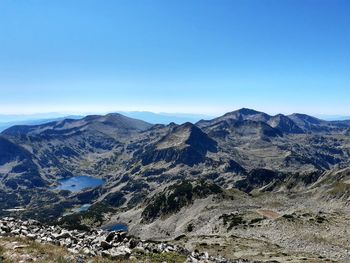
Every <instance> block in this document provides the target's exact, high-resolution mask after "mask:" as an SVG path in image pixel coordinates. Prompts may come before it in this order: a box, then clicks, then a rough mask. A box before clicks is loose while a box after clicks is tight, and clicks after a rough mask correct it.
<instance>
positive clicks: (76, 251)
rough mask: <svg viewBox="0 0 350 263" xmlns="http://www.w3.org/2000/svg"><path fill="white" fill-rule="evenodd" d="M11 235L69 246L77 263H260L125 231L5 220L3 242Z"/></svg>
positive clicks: (0, 229)
mask: <svg viewBox="0 0 350 263" xmlns="http://www.w3.org/2000/svg"><path fill="white" fill-rule="evenodd" d="M11 236H12V237H22V238H26V239H29V240H34V241H35V242H37V243H44V244H45V243H48V244H54V245H57V246H62V247H65V248H67V250H68V252H70V253H72V254H73V255H76V257H75V258H76V260H75V261H77V262H81V263H82V262H88V261H89V258H91V257H96V256H102V257H106V258H108V259H111V260H116V261H120V260H124V261H126V260H128V259H129V260H130V261H132V260H137V261H139V262H140V261H141V260H142V259H140V255H142V254H162V253H170V256H172V257H173V258H174V260H175V258H178V259H176V260H180V261H181V259H183V262H188V263H192V262H193V263H195V262H198V263H199V262H206V263H211V262H213V263H214V262H217V263H230V262H232V263H233V262H237V263H239V262H242V263H243V262H247V263H258V261H251V260H244V259H238V260H226V259H224V258H222V257H212V256H210V255H209V254H208V253H207V252H204V253H199V252H196V251H194V252H190V251H188V250H186V249H184V248H182V247H180V246H178V245H172V244H169V243H164V242H152V241H145V240H139V239H137V238H135V237H130V236H127V233H126V232H122V231H111V232H107V231H103V230H92V231H89V232H85V231H78V230H73V231H69V230H66V229H63V228H61V227H57V226H45V225H43V224H41V223H39V222H38V221H35V220H28V221H22V220H16V219H14V218H3V219H2V220H0V240H1V237H11ZM0 243H1V242H0ZM17 248H18V247H17ZM19 248H20V247H19ZM67 258H72V257H67ZM73 258H74V257H73ZM3 260H5V258H4V259H3ZM29 261H31V260H30V259H29V258H28V261H26V262H29ZM174 262H175V261H174Z"/></svg>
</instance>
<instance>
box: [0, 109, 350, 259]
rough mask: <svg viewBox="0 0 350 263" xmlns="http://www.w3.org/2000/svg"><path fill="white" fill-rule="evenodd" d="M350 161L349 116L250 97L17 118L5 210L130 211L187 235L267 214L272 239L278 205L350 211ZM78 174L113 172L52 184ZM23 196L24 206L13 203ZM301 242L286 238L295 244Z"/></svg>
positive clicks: (116, 214)
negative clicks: (211, 112)
mask: <svg viewBox="0 0 350 263" xmlns="http://www.w3.org/2000/svg"><path fill="white" fill-rule="evenodd" d="M349 164H350V121H349V120H341V121H325V120H321V119H318V118H315V117H312V116H308V115H305V114H292V115H282V114H278V115H274V116H271V115H268V114H266V113H263V112H259V111H255V110H252V109H246V108H243V109H240V110H236V111H233V112H229V113H226V114H224V115H223V116H220V117H217V118H214V119H210V120H199V121H198V122H196V123H190V122H185V123H183V124H175V123H169V124H151V123H148V122H145V121H143V120H138V119H134V118H130V117H126V116H124V115H122V114H119V113H112V114H107V115H90V116H86V117H84V118H81V119H69V118H68V119H60V120H55V121H51V122H48V123H43V124H38V125H16V126H13V127H10V128H8V129H6V130H4V131H3V132H2V133H1V135H0V199H1V200H3V201H2V202H0V206H1V207H0V209H2V210H1V212H0V213H1V214H2V215H11V216H20V217H24V218H36V219H39V220H45V221H46V222H52V223H55V224H62V225H64V226H68V227H78V228H84V227H91V226H101V227H105V226H108V225H110V224H112V223H120V222H122V223H126V224H127V225H128V226H129V229H130V231H131V233H132V234H135V235H138V236H140V237H141V238H146V239H151V238H152V239H162V240H164V239H165V240H167V239H174V238H177V237H179V236H182V235H187V236H188V237H186V238H187V239H189V240H191V242H190V243H191V244H197V243H196V242H197V241H198V243H201V242H202V243H203V241H199V237H200V236H203V235H204V236H211V235H213V233H216V235H219V236H220V238H223V237H226V233H231V234H234V235H238V236H239V238H241V239H244V238H254V239H257V240H260V241H261V242H262V240H263V239H264V238H262V237H261V235H263V234H262V231H261V229H260V230H259V229H257V230H256V231H255V228H254V227H255V223H253V224H252V229H254V231H251V232H249V231H248V232H244V231H243V229H244V228H246V227H247V223H244V222H248V221H247V220H248V219H249V220H253V221H254V220H258V221H259V220H261V221H264V220H266V222H265V221H264V222H265V223H266V225H265V226H263V227H265V236H266V233H268V234H267V237H265V241H264V242H270V243H271V244H273V243H276V242H279V241H280V240H279V238H277V237H276V235H275V234H274V233H272V232H271V231H272V230H273V228H274V227H276V226H277V227H278V226H281V225H282V224H285V221H283V222H282V221H275V220H274V219H275V218H274V217H275V216H274V215H276V214H277V215H280V216H281V218H282V216H283V215H286V217H285V218H284V219H286V220H287V219H288V216H290V217H293V218H294V217H298V216H299V215H300V214H301V213H308V217H307V218H308V219H312V220H317V216H319V212H320V211H322V213H324V211H327V214H326V215H325V216H326V217H327V220H328V222H331V221H332V220H333V219H332V218H333V216H334V214H333V213H336V212H339V211H338V210H337V211H336V209H335V208H339V207H342V209H343V210H342V211H341V213H342V214H341V215H342V217H341V218H342V220H343V219H344V218H347V216H348V214H347V213H348V212H347V211H348V209H345V208H344V207H346V204H347V203H349V201H350V199H349V197H350V183H349V182H350V169H349V168H348V167H349ZM77 175H88V176H93V177H98V178H102V179H104V180H105V183H104V184H103V185H101V186H100V187H96V188H89V189H85V190H83V191H80V192H69V191H64V190H62V191H57V190H54V189H55V186H57V184H58V183H59V180H62V179H65V178H70V177H73V176H77ZM305 198H306V199H305ZM4 200H6V202H5V201H4ZM329 200H332V201H331V202H332V203H333V206H332V207H330V206H329ZM313 202H314V203H313ZM273 203H274V205H275V206H273V205H272V204H273ZM83 204H90V205H91V207H90V209H89V210H88V211H87V212H84V213H83V214H79V213H78V214H77V213H68V214H67V211H69V210H70V209H72V208H76V207H77V206H80V205H83ZM315 204H317V205H315ZM18 207H20V208H21V209H22V210H21V212H20V213H19V212H16V211H13V208H18ZM266 211H268V212H266ZM274 213H275V214H274ZM293 213H295V214H293ZM291 214H293V215H291ZM280 216H276V218H277V217H278V218H280ZM328 216H329V218H328ZM256 218H259V219H256ZM305 218H306V217H305ZM315 218H316V219H315ZM87 219H89V220H87ZM269 220H270V221H269ZM281 220H282V219H281ZM291 220H292V219H291ZM298 220H299V219H298ZM303 220H304V219H303ZM305 220H306V219H305ZM337 220H340V219H337ZM258 221H257V222H258ZM299 221H300V220H299ZM299 221H295V222H299ZM254 222H255V221H254ZM288 222H289V221H288ZM293 222H294V221H293ZM303 222H304V221H303ZM288 224H289V223H288ZM310 224H311V223H310ZM325 224H326V223H325ZM305 227H306V225H305V224H304V225H303V226H302V227H301V228H300V229H302V230H303V231H306V230H305ZM313 227H314V226H313ZM290 229H291V230H290V231H291V232H290V233H289V234H297V233H296V232H295V231H296V230H292V226H290ZM190 230H191V231H190ZM309 230H310V229H308V230H307V233H309V232H310V231H309ZM259 231H260V232H259ZM286 231H289V228H288V227H287V230H286ZM293 231H294V232H293ZM276 233H279V232H278V231H277V230H276ZM259 235H260V236H259ZM211 238H212V236H211ZM343 239H344V237H341V238H340V239H339V240H338V241H337V242H340V241H342V240H343ZM187 241H188V240H187ZM260 241H259V242H260ZM230 242H231V241H230ZM257 242H258V241H257ZM259 242H258V243H259ZM281 242H282V241H281ZM305 242H306V241H305ZM337 242H335V243H333V245H334V246H336V245H337V244H338V243H337ZM259 244H260V243H259ZM261 244H262V243H261ZM261 244H260V245H261ZM294 245H295V244H294V243H291V244H289V243H288V244H284V247H285V249H286V250H288V251H293V253H294V252H295V250H293V246H294ZM269 249H270V248H269ZM271 249H272V248H271ZM325 249H326V250H327V249H328V248H325ZM341 249H342V248H340V247H339V251H341ZM314 250H315V251H314V255H316V254H317V253H318V252H317V251H318V250H317V249H316V248H315V249H314ZM327 251H328V250H327ZM291 253H292V252H291ZM295 253H296V252H295ZM329 253H330V254H329V255H330V258H332V257H333V255H331V252H329ZM311 254H312V253H311Z"/></svg>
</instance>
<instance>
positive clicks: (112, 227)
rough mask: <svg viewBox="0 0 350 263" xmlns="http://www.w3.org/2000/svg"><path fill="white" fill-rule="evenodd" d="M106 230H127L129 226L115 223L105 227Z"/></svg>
mask: <svg viewBox="0 0 350 263" xmlns="http://www.w3.org/2000/svg"><path fill="white" fill-rule="evenodd" d="M107 230H108V231H124V232H128V230H129V228H128V226H127V225H124V224H115V225H112V226H110V227H107Z"/></svg>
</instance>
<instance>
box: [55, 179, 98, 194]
mask: <svg viewBox="0 0 350 263" xmlns="http://www.w3.org/2000/svg"><path fill="white" fill-rule="evenodd" d="M104 183H105V180H103V179H100V178H96V177H92V176H74V177H70V178H66V179H61V180H59V186H57V187H56V188H55V190H67V191H71V192H79V191H81V190H83V189H86V188H93V187H97V186H100V185H103V184H104Z"/></svg>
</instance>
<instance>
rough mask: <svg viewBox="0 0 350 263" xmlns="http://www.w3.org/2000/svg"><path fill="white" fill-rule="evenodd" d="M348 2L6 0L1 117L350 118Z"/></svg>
mask: <svg viewBox="0 0 350 263" xmlns="http://www.w3.org/2000/svg"><path fill="white" fill-rule="evenodd" d="M349 14H350V1H348V0H303V1H302V0H201V1H195V0H190V1H189V0H166V1H163V0H152V1H151V0H143V1H137V0H134V1H130V0H113V1H108V0H104V1H98V0H95V1H90V0H82V1H78V0H75V1H71V0H60V1H44V0H42V1H40V0H35V1H34V0H22V1H20V0H0V114H9V113H18V114H23V113H38V112H65V113H84V112H109V111H119V110H127V111H128V110H146V111H154V112H191V113H203V114H211V115H212V114H215V115H217V114H221V113H224V112H227V111H231V110H234V109H237V108H241V107H249V108H255V109H258V110H263V111H266V112H268V113H277V112H282V113H291V112H305V113H309V114H340V115H349V114H350V103H349V102H350V16H349Z"/></svg>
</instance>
